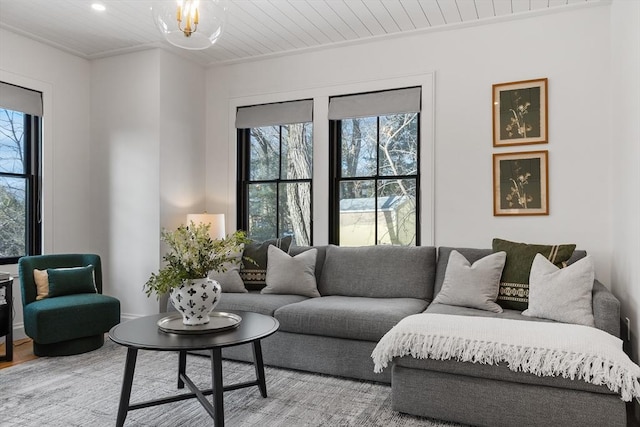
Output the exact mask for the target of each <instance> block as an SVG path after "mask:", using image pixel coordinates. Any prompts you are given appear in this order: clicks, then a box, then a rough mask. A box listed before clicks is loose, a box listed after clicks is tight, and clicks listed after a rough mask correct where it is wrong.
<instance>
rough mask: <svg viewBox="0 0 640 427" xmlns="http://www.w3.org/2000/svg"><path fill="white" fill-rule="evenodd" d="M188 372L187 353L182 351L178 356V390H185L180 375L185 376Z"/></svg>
mask: <svg viewBox="0 0 640 427" xmlns="http://www.w3.org/2000/svg"><path fill="white" fill-rule="evenodd" d="M186 370H187V352H186V351H181V352H180V353H179V355H178V388H184V381H182V378H181V377H180V374H184V373H185V372H186Z"/></svg>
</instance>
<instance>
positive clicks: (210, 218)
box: [187, 213, 226, 240]
mask: <svg viewBox="0 0 640 427" xmlns="http://www.w3.org/2000/svg"><path fill="white" fill-rule="evenodd" d="M192 222H193V223H194V224H196V225H198V224H209V236H211V238H212V239H214V240H215V239H224V238H225V236H226V233H225V228H224V214H208V213H203V214H188V215H187V224H191V223H192Z"/></svg>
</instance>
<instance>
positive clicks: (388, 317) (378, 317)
mask: <svg viewBox="0 0 640 427" xmlns="http://www.w3.org/2000/svg"><path fill="white" fill-rule="evenodd" d="M427 304H428V303H427V302H426V301H425V300H421V299H417V298H368V297H345V296H338V295H334V296H327V297H321V298H310V299H308V300H306V301H302V302H298V303H295V304H290V305H286V306H284V307H281V308H279V309H277V310H276V312H275V315H274V316H275V318H276V319H278V322H280V329H281V330H283V331H286V332H293V333H300V334H311V335H320V336H329V337H335V338H346V339H355V340H361V341H378V340H379V339H380V338H382V336H383V335H384V334H385V333H387V332H388V331H389V330H390V329H391V328H392V327H393V326H395V324H396V323H398V322H399V321H400V320H402V319H403V318H405V317H407V316H409V315H411V314H416V313H421V312H422V311H424V309H425V308H427Z"/></svg>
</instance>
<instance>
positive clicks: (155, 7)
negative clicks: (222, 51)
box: [151, 0, 227, 50]
mask: <svg viewBox="0 0 640 427" xmlns="http://www.w3.org/2000/svg"><path fill="white" fill-rule="evenodd" d="M151 12H152V14H153V20H154V22H155V24H156V27H158V29H159V30H160V33H161V34H162V35H163V36H164V38H165V40H167V41H168V42H169V43H171V44H172V45H174V46H178V47H181V48H183V49H191V50H198V49H206V48H208V47H210V46H211V45H212V44H214V43H215V42H216V41H217V40H218V39H219V38H220V36H221V35H222V31H223V29H224V24H225V21H226V15H227V0H158V1H154V2H153V3H152V6H151Z"/></svg>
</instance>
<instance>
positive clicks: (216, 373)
mask: <svg viewBox="0 0 640 427" xmlns="http://www.w3.org/2000/svg"><path fill="white" fill-rule="evenodd" d="M232 313H234V314H237V315H239V316H240V317H242V321H241V322H240V324H239V325H238V327H236V328H234V329H230V330H225V331H222V332H211V333H203V334H174V333H167V332H163V331H161V330H160V329H159V328H158V321H159V320H160V319H162V318H165V317H166V316H167V315H168V314H169V313H160V314H156V315H153V316H146V317H141V318H139V319H134V320H130V321H128V322H124V323H120V324H119V325H116V326H114V327H113V328H111V330H110V331H109V338H111V340H112V341H114V342H115V343H117V344H120V345H123V346H126V347H127V360H126V363H125V368H124V379H123V382H122V392H121V394H120V405H119V407H118V418H117V420H116V426H118V427H120V426H122V425H124V421H125V419H126V417H127V412H128V411H132V410H134V409H141V408H148V407H150V406H156V405H162V404H165V403H170V402H177V401H179V400H185V399H191V398H194V397H195V398H197V399H198V401H199V402H200V404H201V405H202V406H203V407H204V409H205V410H206V411H207V412H208V413H209V415H211V417H212V418H213V420H214V424H215V425H216V426H217V427H222V426H224V399H223V392H225V391H229V390H237V389H239V388H245V387H253V386H258V388H259V389H260V394H261V395H262V397H267V385H266V382H265V376H264V364H263V362H262V347H261V345H260V340H261V339H262V338H266V337H268V336H269V335H271V334H273V333H274V332H276V331H277V330H278V327H279V326H280V325H279V323H278V321H277V320H276V319H274V318H273V317H271V316H265V315H263V314H258V313H252V312H248V311H233V312H232ZM249 343H251V344H252V345H253V356H254V364H255V368H256V380H255V381H250V382H246V383H240V384H232V385H228V386H224V385H223V384H222V349H223V348H224V347H231V346H235V345H240V344H249ZM138 350H154V351H177V352H179V358H178V388H179V389H182V388H184V386H185V384H186V385H187V386H188V387H189V389H190V390H191V393H183V394H179V395H177V396H171V397H167V398H163V399H157V400H150V401H147V402H141V403H134V404H130V402H129V400H130V398H131V387H132V384H133V374H134V371H135V368H136V358H137V356H138ZM193 350H210V351H211V369H212V372H211V383H212V384H211V385H212V388H211V389H208V390H199V389H198V388H197V387H196V386H195V384H194V383H193V382H192V381H191V379H190V378H189V377H188V376H187V374H186V367H187V351H193ZM209 394H213V405H212V404H211V402H209V401H208V400H207V398H206V397H205V396H206V395H209Z"/></svg>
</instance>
